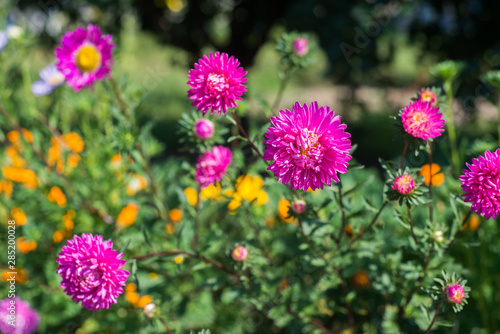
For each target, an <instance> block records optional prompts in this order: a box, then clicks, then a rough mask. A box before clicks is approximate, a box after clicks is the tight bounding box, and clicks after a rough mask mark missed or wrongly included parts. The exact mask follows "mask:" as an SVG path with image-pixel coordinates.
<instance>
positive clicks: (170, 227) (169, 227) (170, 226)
mask: <svg viewBox="0 0 500 334" xmlns="http://www.w3.org/2000/svg"><path fill="white" fill-rule="evenodd" d="M165 231H167V233H168V234H174V232H175V226H174V224H172V223H168V224H167V225H165Z"/></svg>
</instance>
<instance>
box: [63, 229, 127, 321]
mask: <svg viewBox="0 0 500 334" xmlns="http://www.w3.org/2000/svg"><path fill="white" fill-rule="evenodd" d="M112 248H113V242H111V241H103V238H102V235H95V236H93V235H92V234H90V233H89V234H85V233H83V234H82V236H81V237H79V236H77V235H75V236H74V238H73V240H68V242H67V246H63V248H62V251H61V253H59V256H58V258H57V262H58V263H59V267H58V269H57V273H58V274H59V275H61V278H62V282H61V287H63V288H64V292H66V293H67V294H68V295H69V296H72V299H73V300H75V301H76V302H77V304H78V303H79V302H82V306H83V307H85V308H87V309H89V310H92V311H96V310H100V309H107V308H109V307H110V306H111V304H116V298H117V297H118V296H119V295H120V294H122V293H123V288H122V286H125V282H126V281H127V277H128V276H129V275H130V273H129V272H128V271H126V270H122V269H120V268H121V267H123V266H124V265H125V263H126V262H127V261H125V260H121V258H122V256H123V253H120V254H118V252H117V251H116V250H114V249H112Z"/></svg>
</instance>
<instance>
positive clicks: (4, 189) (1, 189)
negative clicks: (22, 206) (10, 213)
mask: <svg viewBox="0 0 500 334" xmlns="http://www.w3.org/2000/svg"><path fill="white" fill-rule="evenodd" d="M13 190H14V186H13V185H12V182H11V181H8V180H2V181H0V194H1V193H5V194H6V195H7V196H10V195H12V191H13Z"/></svg>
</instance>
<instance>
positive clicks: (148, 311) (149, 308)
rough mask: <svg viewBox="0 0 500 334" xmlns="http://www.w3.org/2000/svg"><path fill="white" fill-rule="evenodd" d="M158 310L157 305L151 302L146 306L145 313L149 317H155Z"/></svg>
mask: <svg viewBox="0 0 500 334" xmlns="http://www.w3.org/2000/svg"><path fill="white" fill-rule="evenodd" d="M155 312H156V305H155V304H154V303H149V304H147V305H146V306H144V315H146V317H148V318H150V319H151V318H153V317H154V315H155Z"/></svg>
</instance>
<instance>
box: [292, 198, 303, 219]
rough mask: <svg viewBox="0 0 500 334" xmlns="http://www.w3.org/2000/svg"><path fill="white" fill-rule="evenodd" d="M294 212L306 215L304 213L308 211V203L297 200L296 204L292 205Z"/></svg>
mask: <svg viewBox="0 0 500 334" xmlns="http://www.w3.org/2000/svg"><path fill="white" fill-rule="evenodd" d="M292 210H293V212H295V213H296V214H299V215H300V214H301V213H304V211H306V201H303V200H301V199H299V200H296V201H295V202H293V203H292Z"/></svg>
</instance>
